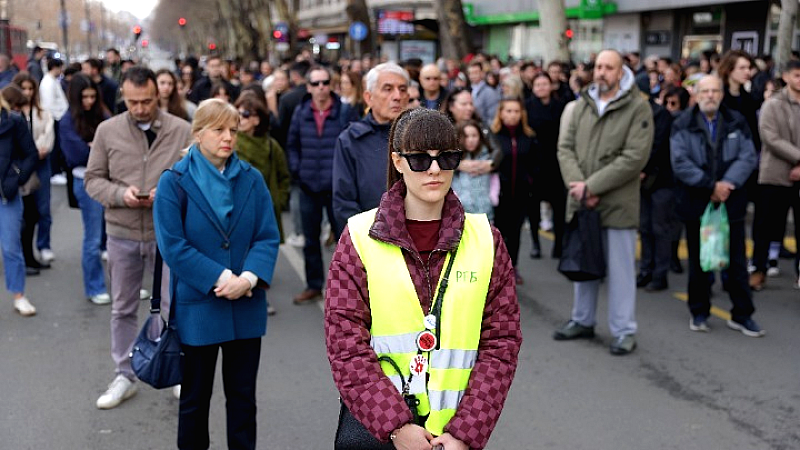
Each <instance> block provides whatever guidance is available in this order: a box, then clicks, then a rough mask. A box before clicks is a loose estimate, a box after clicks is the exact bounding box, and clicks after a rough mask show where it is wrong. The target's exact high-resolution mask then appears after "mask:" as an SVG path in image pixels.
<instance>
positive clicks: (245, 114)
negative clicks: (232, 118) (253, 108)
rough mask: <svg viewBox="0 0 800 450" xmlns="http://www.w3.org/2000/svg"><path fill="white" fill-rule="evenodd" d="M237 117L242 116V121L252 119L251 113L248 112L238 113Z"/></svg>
mask: <svg viewBox="0 0 800 450" xmlns="http://www.w3.org/2000/svg"><path fill="white" fill-rule="evenodd" d="M239 115H240V116H242V119H249V118H251V117H253V113H251V112H250V111H248V110H244V111H239Z"/></svg>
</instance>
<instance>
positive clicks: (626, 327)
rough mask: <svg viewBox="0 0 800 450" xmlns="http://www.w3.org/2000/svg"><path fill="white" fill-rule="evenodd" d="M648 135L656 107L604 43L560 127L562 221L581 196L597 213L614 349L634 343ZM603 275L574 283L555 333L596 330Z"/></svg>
mask: <svg viewBox="0 0 800 450" xmlns="http://www.w3.org/2000/svg"><path fill="white" fill-rule="evenodd" d="M652 143H653V113H652V111H651V110H650V106H649V105H648V104H647V102H646V101H645V100H644V99H642V97H641V96H640V95H639V90H638V88H637V87H636V85H635V81H634V76H633V73H632V72H631V70H630V69H629V68H628V67H627V66H625V65H624V64H623V59H622V56H621V55H620V54H619V53H618V52H616V51H614V50H605V51H603V52H601V53H600V54H599V55H598V56H597V61H596V63H595V69H594V82H593V83H592V84H591V85H590V86H589V87H588V88H587V89H586V90H584V92H583V93H582V95H581V97H580V99H579V100H577V102H576V104H575V106H574V108H573V110H572V120H570V121H569V123H568V126H567V128H566V129H564V130H561V133H560V135H559V142H558V161H559V163H560V165H561V174H562V176H563V178H564V183H566V185H567V188H568V189H569V199H568V202H567V221H570V220H571V218H572V215H573V214H574V213H575V211H576V210H577V209H578V207H579V205H580V200H581V199H582V198H583V197H584V195H585V198H586V207H587V208H591V209H596V210H597V211H598V212H599V213H600V218H601V225H602V232H603V250H604V252H605V257H606V265H607V268H608V269H607V270H608V274H607V276H608V283H607V284H608V299H609V305H608V322H609V329H610V330H611V333H612V334H613V336H614V339H613V342H612V343H611V348H610V350H611V353H612V354H615V355H625V354H628V353H630V352H632V351H633V349H634V348H636V340H635V337H634V335H635V334H636V318H635V311H636V279H635V278H636V266H635V264H636V229H637V228H638V226H639V174H640V173H641V171H642V169H643V168H644V166H645V165H646V164H647V159H648V156H649V154H650V148H651V146H652ZM599 289H600V280H596V281H584V282H576V283H575V299H574V304H573V308H572V317H571V319H570V320H569V321H568V322H567V323H566V324H565V325H564V326H562V327H561V328H559V329H558V330H556V332H555V333H554V335H553V338H554V339H556V340H570V339H578V338H591V337H593V336H594V325H595V312H596V309H597V296H598V293H599Z"/></svg>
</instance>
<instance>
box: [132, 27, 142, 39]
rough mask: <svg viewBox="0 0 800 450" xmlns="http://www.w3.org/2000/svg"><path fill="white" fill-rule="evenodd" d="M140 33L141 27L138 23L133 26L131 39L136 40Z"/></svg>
mask: <svg viewBox="0 0 800 450" xmlns="http://www.w3.org/2000/svg"><path fill="white" fill-rule="evenodd" d="M141 35H142V27H140V26H139V25H136V26H135V27H133V40H134V41H138V40H139V37H140V36H141Z"/></svg>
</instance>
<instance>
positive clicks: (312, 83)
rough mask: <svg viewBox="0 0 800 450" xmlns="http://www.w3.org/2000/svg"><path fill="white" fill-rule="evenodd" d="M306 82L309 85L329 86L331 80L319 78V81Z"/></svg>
mask: <svg viewBox="0 0 800 450" xmlns="http://www.w3.org/2000/svg"><path fill="white" fill-rule="evenodd" d="M308 84H310V85H311V86H316V87H319V86H330V84H331V80H319V81H309V82H308Z"/></svg>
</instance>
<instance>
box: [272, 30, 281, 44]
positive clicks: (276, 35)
mask: <svg viewBox="0 0 800 450" xmlns="http://www.w3.org/2000/svg"><path fill="white" fill-rule="evenodd" d="M272 38H273V39H275V40H276V41H280V40H281V38H283V32H282V31H281V30H275V31H273V32H272Z"/></svg>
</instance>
